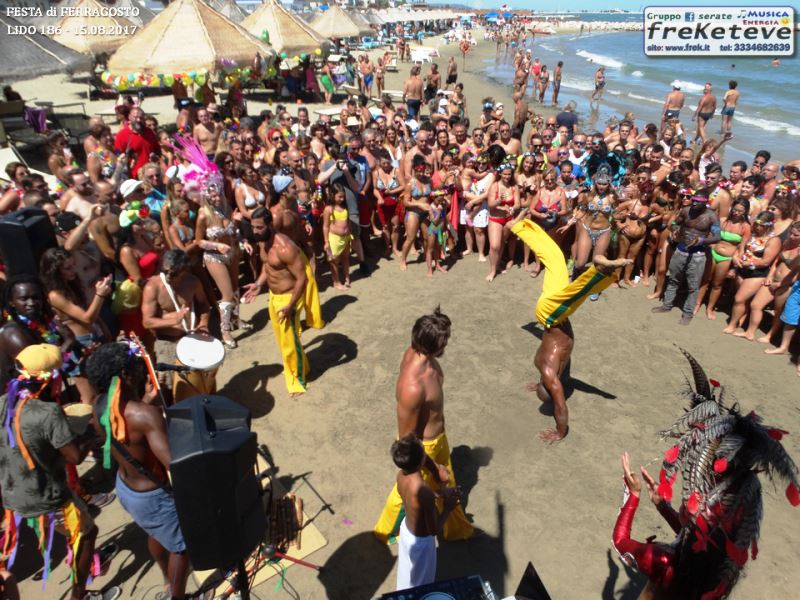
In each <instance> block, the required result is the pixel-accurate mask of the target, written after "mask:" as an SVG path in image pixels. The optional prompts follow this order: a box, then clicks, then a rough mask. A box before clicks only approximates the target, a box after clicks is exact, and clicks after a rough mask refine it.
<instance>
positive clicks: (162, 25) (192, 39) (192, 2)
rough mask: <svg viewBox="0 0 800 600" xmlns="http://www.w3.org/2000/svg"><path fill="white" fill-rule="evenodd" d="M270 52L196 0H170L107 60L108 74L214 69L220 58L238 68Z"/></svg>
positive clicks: (239, 28) (272, 53)
mask: <svg viewBox="0 0 800 600" xmlns="http://www.w3.org/2000/svg"><path fill="white" fill-rule="evenodd" d="M256 53H258V54H260V55H261V56H262V57H264V58H266V57H268V56H272V55H274V51H273V50H272V49H271V48H270V47H269V46H268V45H267V44H265V43H264V42H262V41H261V40H258V39H256V38H255V37H253V36H252V35H250V34H249V33H248V32H247V31H246V30H245V29H243V28H242V27H241V26H240V25H237V24H236V23H234V22H233V21H231V20H229V19H227V18H225V17H224V16H222V15H221V14H219V13H218V12H217V11H215V10H214V9H213V8H211V7H210V6H208V5H207V4H205V3H204V2H202V1H201V0H174V2H172V3H170V5H169V6H168V7H167V8H165V9H164V10H163V11H162V12H161V13H159V14H158V15H157V16H156V18H155V19H153V20H152V21H151V22H150V23H149V24H148V25H147V26H146V27H145V28H144V29H142V30H141V31H140V32H139V33H137V34H136V35H135V36H133V37H132V38H131V39H130V40H128V41H127V42H126V43H125V44H124V45H123V46H121V47H120V48H119V50H117V52H116V53H115V54H114V56H112V57H111V60H109V61H108V69H109V70H110V71H111V72H112V73H131V72H142V73H145V74H151V75H152V74H159V73H182V72H186V71H199V70H200V69H207V70H208V71H210V72H213V71H216V70H217V69H218V67H219V61H220V60H221V59H226V60H229V61H233V62H235V63H237V64H238V65H240V66H246V65H248V64H250V63H252V61H253V58H254V57H255V55H256Z"/></svg>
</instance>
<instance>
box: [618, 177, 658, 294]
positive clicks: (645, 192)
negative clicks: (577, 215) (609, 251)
mask: <svg viewBox="0 0 800 600" xmlns="http://www.w3.org/2000/svg"><path fill="white" fill-rule="evenodd" d="M636 176H637V177H638V178H639V181H637V183H636V184H634V185H632V186H630V187H629V190H630V196H629V198H628V199H627V200H625V201H624V202H622V203H620V204H619V206H618V207H617V209H616V210H615V211H614V220H615V221H616V225H617V231H618V232H619V238H618V242H619V249H618V256H617V258H628V259H630V261H631V262H630V264H628V265H626V266H625V268H624V269H623V275H622V283H624V284H625V285H627V286H628V287H636V282H635V281H633V279H632V277H631V276H632V275H633V268H634V265H635V263H636V259H637V258H638V256H639V252H640V251H641V249H642V247H643V246H644V242H645V235H646V233H647V224H648V218H649V216H650V196H651V194H652V185H653V184H652V182H651V181H650V171H649V169H648V170H647V171H646V172H643V173H637V175H636Z"/></svg>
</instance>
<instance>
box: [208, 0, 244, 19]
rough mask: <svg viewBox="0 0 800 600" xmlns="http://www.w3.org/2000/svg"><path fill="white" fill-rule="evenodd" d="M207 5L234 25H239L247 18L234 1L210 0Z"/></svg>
mask: <svg viewBox="0 0 800 600" xmlns="http://www.w3.org/2000/svg"><path fill="white" fill-rule="evenodd" d="M209 3H210V4H211V7H212V8H213V9H214V10H216V11H217V12H218V13H220V14H221V15H223V16H225V17H227V18H228V19H230V20H231V21H233V22H234V23H241V22H242V21H244V20H245V18H246V17H247V13H246V12H245V11H244V10H242V7H240V6H239V5H238V4H236V2H234V0H210V2H209Z"/></svg>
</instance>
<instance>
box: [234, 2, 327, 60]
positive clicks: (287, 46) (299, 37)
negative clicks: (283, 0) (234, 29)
mask: <svg viewBox="0 0 800 600" xmlns="http://www.w3.org/2000/svg"><path fill="white" fill-rule="evenodd" d="M242 27H244V28H245V29H247V31H249V32H250V33H252V34H253V35H254V36H256V37H258V38H260V39H265V38H266V40H265V41H268V42H269V44H270V45H271V46H272V48H273V50H275V52H277V53H278V54H279V55H282V54H285V55H287V56H295V55H299V54H303V53H306V52H315V51H316V50H318V49H319V48H320V44H321V43H322V41H323V39H324V38H322V37H321V36H320V35H319V34H318V33H317V32H316V31H314V30H313V29H311V27H310V26H309V25H307V24H306V23H304V22H303V21H302V20H301V19H300V18H299V17H296V16H295V15H293V14H292V13H290V12H289V11H288V10H286V9H285V8H283V6H281V5H280V3H279V2H277V1H276V0H267V2H265V3H264V4H261V5H260V6H259V7H258V8H257V9H256V10H254V11H253V13H252V14H250V15H248V17H247V18H246V19H245V20H244V21H242ZM281 58H286V56H281Z"/></svg>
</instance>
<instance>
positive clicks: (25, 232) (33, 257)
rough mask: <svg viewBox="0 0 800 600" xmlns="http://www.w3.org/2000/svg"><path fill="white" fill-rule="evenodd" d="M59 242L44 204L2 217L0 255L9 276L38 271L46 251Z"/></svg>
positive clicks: (0, 223) (33, 273)
mask: <svg viewBox="0 0 800 600" xmlns="http://www.w3.org/2000/svg"><path fill="white" fill-rule="evenodd" d="M57 246H58V243H57V242H56V233H55V230H54V229H53V224H52V223H51V222H50V217H48V216H47V213H46V212H45V211H43V210H42V209H41V208H35V207H27V208H21V209H20V210H17V211H14V212H12V213H9V214H7V215H3V216H2V217H0V258H2V259H3V264H4V265H5V270H6V275H7V276H9V277H10V276H12V275H19V274H20V273H28V274H31V275H36V274H37V273H39V261H40V260H41V258H42V254H44V251H45V250H47V249H48V248H55V247H57Z"/></svg>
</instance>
